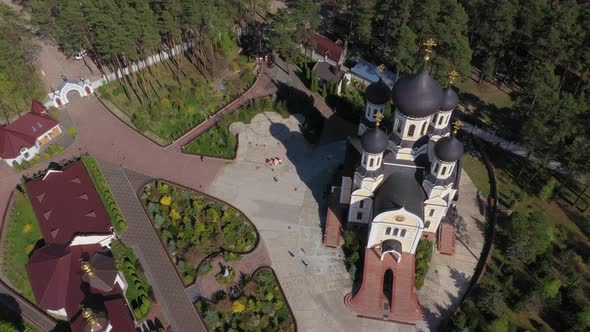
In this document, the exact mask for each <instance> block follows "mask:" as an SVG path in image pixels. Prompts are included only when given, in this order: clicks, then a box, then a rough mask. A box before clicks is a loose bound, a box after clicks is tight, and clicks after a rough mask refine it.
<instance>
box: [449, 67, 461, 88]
mask: <svg viewBox="0 0 590 332" xmlns="http://www.w3.org/2000/svg"><path fill="white" fill-rule="evenodd" d="M457 77H459V73H458V72H457V71H456V70H451V71H450V72H449V85H452V84H453V82H455V80H456V79H457Z"/></svg>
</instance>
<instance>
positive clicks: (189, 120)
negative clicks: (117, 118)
mask: <svg viewBox="0 0 590 332" xmlns="http://www.w3.org/2000/svg"><path fill="white" fill-rule="evenodd" d="M227 62H228V64H227V66H226V67H225V68H224V70H226V69H227V68H230V74H229V75H228V77H226V78H225V79H224V80H214V81H207V80H206V79H205V78H204V77H203V76H202V75H201V73H200V72H199V71H198V70H197V68H195V66H193V65H192V64H191V63H190V62H188V61H187V60H183V61H181V65H180V69H181V72H182V74H176V72H177V70H176V69H175V70H172V69H170V68H172V67H167V66H166V65H159V66H155V67H154V68H152V69H151V71H149V72H146V73H144V75H145V77H146V79H145V80H139V81H140V82H144V83H143V84H145V86H146V90H147V91H146V92H142V91H130V90H131V89H129V90H126V87H125V86H124V85H123V84H122V83H121V81H116V82H112V83H109V84H106V85H103V86H101V87H100V88H99V89H98V91H99V93H100V94H101V96H102V97H103V98H105V99H107V100H108V101H110V102H111V103H113V104H114V105H116V106H117V108H118V109H120V110H121V111H122V112H124V113H125V114H126V115H127V116H128V117H129V118H130V121H131V123H132V124H133V125H134V126H135V128H136V129H137V130H138V131H140V132H151V133H153V134H155V135H156V136H158V137H160V138H161V139H162V140H163V141H165V142H170V141H172V140H173V139H176V138H177V137H179V136H180V135H182V134H183V133H184V132H185V131H187V130H188V129H190V128H192V127H194V126H195V125H197V124H198V123H200V122H201V121H203V120H204V119H205V118H206V117H207V116H208V115H210V114H212V113H215V112H216V111H217V110H218V109H219V108H221V107H222V106H223V105H225V104H226V103H228V102H229V101H231V100H232V99H234V98H236V97H237V96H239V95H240V94H241V93H242V92H244V91H245V90H246V89H247V88H248V87H250V85H251V84H252V83H253V82H254V80H255V78H256V77H255V76H254V74H252V64H251V63H249V62H248V60H247V59H246V58H245V57H236V58H235V59H234V60H227ZM151 72H153V76H155V77H157V79H155V78H153V76H151V74H150V73H151ZM126 91H127V93H128V94H129V97H128V96H127V93H126ZM146 95H149V98H148V97H147V96H146ZM140 100H141V101H140ZM150 101H151V105H150Z"/></svg>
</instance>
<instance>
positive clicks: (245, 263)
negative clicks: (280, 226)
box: [186, 239, 270, 301]
mask: <svg viewBox="0 0 590 332" xmlns="http://www.w3.org/2000/svg"><path fill="white" fill-rule="evenodd" d="M211 264H212V266H213V268H212V269H211V271H210V272H209V273H208V274H206V275H204V276H198V277H197V282H196V283H195V285H193V286H191V287H188V288H187V290H186V291H187V294H188V296H189V298H191V299H192V300H193V301H194V300H196V297H198V296H199V295H200V296H203V297H206V298H208V299H211V298H212V296H213V294H215V293H216V292H217V291H219V290H224V291H226V292H229V288H230V287H231V286H232V285H235V284H238V283H239V281H240V276H241V275H242V274H244V275H251V274H252V273H253V272H254V271H256V270H257V269H258V268H260V267H263V266H270V257H269V255H268V252H267V251H266V247H265V246H264V243H263V242H262V239H261V242H260V244H259V245H258V246H257V247H256V248H255V249H254V251H252V252H251V253H249V254H245V255H242V259H240V260H239V261H237V262H226V261H224V260H223V255H221V254H219V255H217V256H216V257H215V258H214V259H213V260H212V261H211ZM220 264H221V265H224V266H229V267H231V268H232V270H233V271H235V273H236V277H235V279H234V282H233V284H231V285H225V286H223V285H220V284H219V283H218V282H217V280H216V279H215V276H216V275H217V274H219V273H221V265H220ZM195 296H196V297H195Z"/></svg>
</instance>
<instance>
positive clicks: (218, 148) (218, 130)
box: [183, 99, 289, 159]
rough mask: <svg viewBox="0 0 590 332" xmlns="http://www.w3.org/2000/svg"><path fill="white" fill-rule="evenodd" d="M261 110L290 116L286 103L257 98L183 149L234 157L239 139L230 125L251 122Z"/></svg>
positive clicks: (188, 151) (197, 152)
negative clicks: (231, 131)
mask: <svg viewBox="0 0 590 332" xmlns="http://www.w3.org/2000/svg"><path fill="white" fill-rule="evenodd" d="M261 112H276V113H279V114H280V115H282V116H283V117H287V116H289V112H288V111H287V108H286V105H285V103H281V102H273V101H272V100H271V99H257V100H255V101H254V102H253V103H252V104H250V105H247V106H243V107H241V108H239V109H237V110H235V111H234V112H232V113H230V114H228V115H226V116H224V118H223V119H222V120H221V121H219V122H218V123H217V124H216V125H215V127H213V128H211V129H209V130H208V131H207V132H205V133H203V134H202V135H201V136H199V137H197V139H195V140H194V141H192V142H191V143H190V144H188V145H187V146H185V147H184V150H183V151H184V152H187V153H193V154H198V155H206V156H214V157H222V158H230V159H233V158H235V157H236V146H237V144H238V139H237V137H236V136H235V135H232V134H231V133H230V132H229V126H230V125H231V124H232V123H234V122H243V123H250V120H252V118H253V117H254V116H255V115H256V114H258V113H261Z"/></svg>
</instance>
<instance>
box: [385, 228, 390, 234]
mask: <svg viewBox="0 0 590 332" xmlns="http://www.w3.org/2000/svg"><path fill="white" fill-rule="evenodd" d="M389 234H391V227H387V228H386V229H385V235H389Z"/></svg>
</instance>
